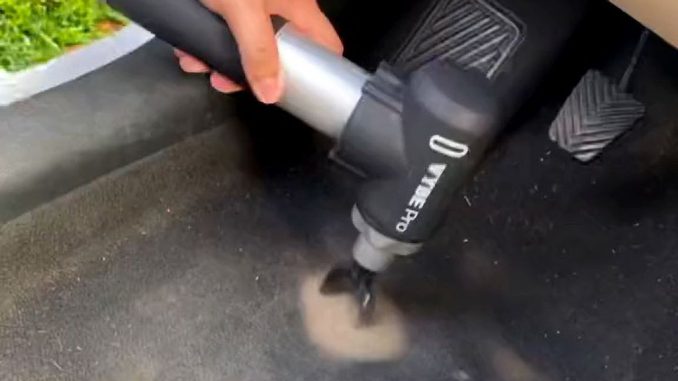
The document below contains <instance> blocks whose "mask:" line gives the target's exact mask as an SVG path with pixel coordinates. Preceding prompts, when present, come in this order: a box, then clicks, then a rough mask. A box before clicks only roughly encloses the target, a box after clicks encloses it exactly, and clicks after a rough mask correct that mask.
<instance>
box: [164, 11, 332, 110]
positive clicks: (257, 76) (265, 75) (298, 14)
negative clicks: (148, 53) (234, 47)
mask: <svg viewBox="0 0 678 381" xmlns="http://www.w3.org/2000/svg"><path fill="white" fill-rule="evenodd" d="M200 1H201V2H202V3H203V4H204V5H205V6H206V7H207V8H209V9H210V10H212V11H213V12H215V13H218V14H220V15H221V16H222V17H223V18H224V19H225V20H226V22H227V23H228V26H229V28H230V29H231V32H232V33H233V36H234V37H235V39H236V41H237V43H238V50H239V51H240V56H241V59H242V64H243V68H244V70H245V76H246V77H247V81H248V83H249V84H250V86H251V88H252V92H253V93H254V95H255V96H256V97H257V99H259V101H261V102H262V103H266V104H273V103H276V102H278V101H279V100H280V97H281V96H282V93H283V87H284V79H283V73H282V69H281V67H280V59H279V57H278V48H277V45H276V40H275V32H274V30H273V26H272V24H271V16H272V15H277V16H281V17H283V18H284V19H286V20H287V21H289V22H290V23H291V24H292V25H294V27H295V28H296V29H297V31H299V32H300V33H302V34H304V35H306V36H307V37H308V38H309V39H311V40H313V41H315V42H316V43H318V44H320V45H323V46H325V47H326V48H328V49H330V50H332V51H334V52H336V53H338V54H341V53H342V52H343V45H342V43H341V40H340V39H339V36H338V35H337V32H336V31H335V30H334V28H333V27H332V24H331V23H330V21H329V20H328V19H327V17H326V16H325V15H324V14H323V13H322V11H321V10H320V8H319V7H318V4H317V2H316V0H200ZM175 54H176V56H177V58H178V59H179V65H180V66H181V68H182V69H183V70H184V71H186V72H188V73H209V72H211V75H210V82H211V84H212V87H214V88H215V89H217V90H218V91H221V92H224V93H232V92H236V91H239V90H242V87H241V86H239V85H238V84H236V83H235V82H233V81H231V80H230V79H228V78H227V77H225V76H224V75H222V74H219V73H216V72H212V70H211V69H210V68H209V67H208V66H207V65H206V64H205V63H203V62H201V61H200V60H198V59H196V58H195V57H192V56H190V55H188V54H186V53H184V52H182V51H180V50H175Z"/></svg>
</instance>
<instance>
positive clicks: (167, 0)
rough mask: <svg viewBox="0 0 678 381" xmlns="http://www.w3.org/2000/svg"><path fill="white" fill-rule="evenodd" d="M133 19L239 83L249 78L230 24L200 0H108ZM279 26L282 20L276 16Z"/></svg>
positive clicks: (162, 38)
mask: <svg viewBox="0 0 678 381" xmlns="http://www.w3.org/2000/svg"><path fill="white" fill-rule="evenodd" d="M108 4H110V5H111V6H112V7H113V8H115V9H117V10H118V11H120V12H121V13H123V14H124V15H125V16H127V17H129V18H130V19H131V20H132V21H134V22H136V23H137V24H139V25H141V26H143V27H144V28H146V29H147V30H149V31H150V32H151V33H153V34H155V35H156V36H157V37H158V38H160V39H161V40H164V41H165V42H167V43H169V44H170V45H172V46H174V47H176V48H179V49H181V50H183V51H185V52H186V53H188V54H191V55H193V56H195V57H196V58H199V59H200V60H202V61H204V62H205V63H206V64H208V65H209V66H210V67H212V68H213V69H214V70H216V71H218V72H220V73H222V74H224V75H226V76H227V77H229V78H230V79H232V80H233V81H235V82H237V83H238V84H241V85H245V84H246V78H245V73H244V71H243V68H242V64H241V61H240V53H239V52H238V45H237V43H236V41H235V38H234V37H233V34H232V33H231V31H230V30H229V28H228V25H227V24H226V22H225V21H224V19H223V18H221V17H220V16H219V15H217V14H215V13H213V12H212V11H210V10H209V9H207V8H205V6H203V5H202V4H201V3H200V2H199V1H198V0H108ZM274 24H275V25H274V26H275V27H276V30H277V29H279V28H280V27H281V26H282V22H278V21H277V20H275V22H274Z"/></svg>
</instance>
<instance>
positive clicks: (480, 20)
mask: <svg viewBox="0 0 678 381" xmlns="http://www.w3.org/2000/svg"><path fill="white" fill-rule="evenodd" d="M524 29H525V28H524V27H523V25H522V23H521V21H520V20H519V19H518V18H517V17H515V16H514V15H512V14H511V13H510V12H508V11H507V10H505V9H503V8H501V7H500V6H499V5H498V4H495V3H494V2H493V1H492V0H440V1H435V2H433V5H432V6H431V7H430V8H429V9H428V11H427V12H426V14H425V15H424V17H423V18H422V20H421V21H420V24H419V25H418V26H417V27H416V28H415V32H414V33H413V34H412V35H410V37H409V38H408V40H407V42H406V43H405V44H404V45H403V47H402V48H401V49H400V50H399V51H398V52H397V53H396V55H395V57H394V59H393V62H394V64H395V65H396V66H397V67H399V68H400V69H402V70H404V71H407V72H409V71H412V70H415V69H417V68H419V67H421V66H423V65H424V64H426V63H428V62H430V61H433V60H436V59H446V60H450V61H452V62H454V63H455V64H457V65H459V66H460V67H463V68H472V69H476V70H478V71H479V72H481V73H482V74H483V75H485V76H486V77H487V78H489V79H493V78H494V77H495V76H496V74H498V72H499V70H500V69H501V66H502V65H503V64H504V62H506V61H507V60H508V59H509V58H510V57H511V56H512V55H513V53H514V52H515V51H516V49H517V48H518V46H519V45H520V43H521V42H522V40H523V32H524Z"/></svg>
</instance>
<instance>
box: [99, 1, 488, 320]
mask: <svg viewBox="0 0 678 381" xmlns="http://www.w3.org/2000/svg"><path fill="white" fill-rule="evenodd" d="M108 3H109V4H110V5H112V6H113V7H115V8H117V9H118V10H120V11H121V12H123V13H124V14H125V15H127V16H128V17H129V18H131V19H132V20H134V21H135V22H137V23H139V24H141V25H142V26H144V27H145V28H147V29H148V30H149V31H151V32H153V33H154V34H156V35H157V36H158V37H159V38H161V39H163V40H165V41H166V42H168V43H169V44H171V45H173V46H175V47H177V48H179V49H182V50H184V51H186V52H188V53H190V54H192V55H194V56H196V57H198V58H200V59H201V60H203V61H204V62H206V63H207V64H209V65H210V66H211V67H212V68H214V69H215V70H217V71H219V72H221V73H223V74H225V75H227V76H228V77H230V78H232V79H234V80H235V81H237V82H239V83H241V84H244V82H245V76H244V74H243V69H242V67H241V63H240V58H239V54H238V49H237V46H236V42H235V40H234V38H233V35H232V34H231V33H230V31H229V29H228V27H227V25H226V23H225V22H224V20H223V19H222V18H221V17H219V16H217V15H215V14H213V13H211V12H210V11H209V10H208V9H206V8H205V7H203V6H202V5H201V4H200V3H199V1H198V0H109V1H108ZM273 24H274V26H275V28H276V30H277V35H276V36H277V43H278V50H279V54H280V59H281V63H282V66H283V70H284V76H285V91H284V94H283V96H282V100H281V101H280V103H279V104H278V106H280V107H281V108H283V109H285V110H287V111H288V112H290V113H291V114H293V115H295V116H297V117H298V118H299V119H301V120H302V121H304V122H306V123H307V124H308V125H309V126H311V127H313V128H315V129H317V130H318V131H320V132H321V133H323V134H325V135H327V136H329V137H331V138H333V139H336V140H337V149H336V152H335V154H336V157H337V158H338V159H339V160H340V161H342V162H343V163H346V164H347V165H349V166H350V167H352V168H355V169H357V170H358V171H360V172H361V173H362V174H364V175H365V177H366V180H365V183H364V185H363V187H362V189H361V190H360V192H359V194H358V198H357V202H356V204H355V207H354V208H353V212H352V218H353V223H354V225H355V226H356V228H357V229H358V231H359V232H360V235H359V237H358V239H357V240H356V243H355V245H354V248H353V262H352V264H350V265H342V266H338V267H336V268H335V269H334V270H332V271H330V273H329V274H328V275H327V278H326V280H325V283H324V285H323V286H322V291H324V292H327V293H331V292H351V293H353V294H354V295H355V296H356V298H357V299H358V302H359V305H360V307H361V310H362V313H361V320H362V321H363V322H369V319H370V314H371V311H373V310H374V303H375V300H374V294H373V290H372V288H373V286H374V279H375V277H376V275H377V274H378V273H380V272H383V271H384V270H385V269H386V268H387V267H388V266H389V264H390V263H391V262H392V261H393V259H394V258H395V257H396V256H398V255H410V254H413V253H415V252H417V251H419V249H420V248H421V246H422V244H423V243H424V242H425V241H426V240H427V239H428V238H429V237H430V236H431V235H432V234H433V232H434V230H435V228H436V227H437V225H438V224H439V223H440V221H441V220H442V218H443V217H444V215H445V213H446V207H447V205H448V203H449V201H450V199H451V193H452V192H453V191H454V190H456V189H457V188H459V187H460V186H461V185H462V183H463V181H464V180H465V179H467V178H468V176H469V175H470V174H471V172H472V171H473V169H474V167H476V165H477V164H478V163H479V161H480V160H481V159H482V156H483V153H484V151H485V150H486V148H487V146H488V145H489V143H490V142H491V140H492V138H493V137H494V135H495V134H496V133H497V132H498V129H499V126H500V125H501V123H500V122H501V118H500V115H499V110H498V107H497V102H496V100H495V99H494V97H493V92H492V91H491V89H490V84H489V82H488V80H487V78H486V77H484V76H482V75H481V74H479V73H475V72H469V71H464V70H462V69H460V68H459V67H457V66H454V65H453V64H451V63H449V62H447V61H440V60H434V61H432V62H431V63H428V64H426V65H424V66H422V67H421V68H419V69H416V70H415V71H413V72H411V73H409V75H408V76H407V78H406V79H404V78H401V77H399V76H398V75H397V74H396V73H394V71H393V70H392V69H391V68H390V67H389V66H388V65H386V64H382V66H381V67H380V68H379V70H378V71H377V72H376V73H374V74H372V75H370V74H368V73H367V72H365V71H364V70H363V69H361V68H359V67H358V66H356V65H354V64H353V63H351V62H350V61H348V60H346V59H344V58H343V57H340V56H337V55H335V54H333V53H331V52H329V51H327V50H326V49H324V48H322V47H320V46H318V45H316V44H315V43H313V42H311V41H309V40H307V39H306V38H304V37H303V36H301V35H300V34H299V33H297V32H296V31H295V30H294V28H293V27H292V26H291V25H286V24H285V23H284V22H281V21H280V20H275V19H274V20H273Z"/></svg>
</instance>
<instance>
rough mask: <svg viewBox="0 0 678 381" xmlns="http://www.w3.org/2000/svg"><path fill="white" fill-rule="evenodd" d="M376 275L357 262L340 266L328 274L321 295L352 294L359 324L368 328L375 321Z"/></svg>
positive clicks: (321, 287)
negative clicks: (355, 303)
mask: <svg viewBox="0 0 678 381" xmlns="http://www.w3.org/2000/svg"><path fill="white" fill-rule="evenodd" d="M376 275H377V274H376V273H375V272H373V271H370V270H368V269H366V268H364V267H362V266H361V265H360V264H358V263H357V262H355V261H352V262H351V263H350V264H340V265H337V266H335V267H333V268H332V269H331V270H330V271H329V272H328V273H327V275H326V276H325V279H324V280H323V282H322V284H321V285H320V293H321V294H323V295H335V294H340V293H349V294H352V295H353V297H354V298H355V299H356V302H357V303H358V311H359V312H358V323H359V324H360V325H361V326H367V325H370V324H371V323H372V322H373V321H374V309H375V305H376V300H375V297H376V293H375V292H374V279H375V277H376Z"/></svg>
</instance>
